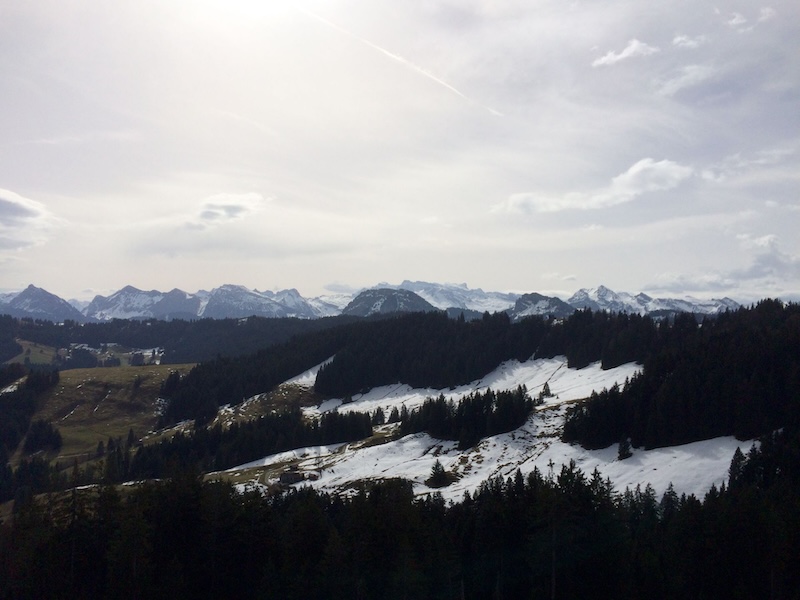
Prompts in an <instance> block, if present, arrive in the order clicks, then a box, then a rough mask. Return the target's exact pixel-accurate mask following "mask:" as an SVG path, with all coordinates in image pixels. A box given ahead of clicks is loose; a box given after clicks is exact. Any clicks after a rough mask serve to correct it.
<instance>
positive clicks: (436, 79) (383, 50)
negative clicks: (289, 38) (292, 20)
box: [300, 9, 503, 117]
mask: <svg viewBox="0 0 800 600" xmlns="http://www.w3.org/2000/svg"><path fill="white" fill-rule="evenodd" d="M300 11H301V12H302V13H304V14H306V15H308V16H309V17H311V18H312V19H316V20H317V21H319V22H320V23H324V24H325V25H327V26H328V27H332V28H333V29H335V30H336V31H339V32H340V33H343V34H345V35H347V36H349V37H351V38H353V39H355V40H358V41H359V42H361V43H362V44H364V45H366V46H369V47H370V48H372V49H373V50H377V51H378V52H380V53H381V54H383V55H384V56H388V57H389V58H391V59H392V60H394V61H396V62H399V63H400V64H402V65H403V66H405V67H407V68H409V69H411V70H412V71H414V72H416V73H419V74H420V75H422V76H423V77H427V78H428V79H430V80H431V81H433V82H435V83H437V84H439V85H441V86H442V87H444V88H446V89H448V90H450V91H451V92H453V93H454V94H455V95H456V96H459V97H461V98H463V99H464V100H466V101H467V102H470V103H471V104H475V105H476V106H480V107H481V108H484V109H486V110H488V111H489V112H490V113H491V114H493V115H495V116H497V117H502V116H503V113H501V112H500V111H498V110H495V109H494V108H492V107H490V106H486V105H485V104H482V103H480V102H478V101H477V100H475V99H473V98H470V97H469V96H467V95H466V94H464V93H463V92H462V91H461V90H459V89H457V88H455V87H454V86H452V85H450V84H449V83H447V82H446V81H444V80H443V79H440V78H439V77H436V76H435V75H433V74H432V73H431V72H429V71H427V70H426V69H423V68H422V67H420V66H419V65H416V64H414V63H413V62H411V61H410V60H407V59H405V58H403V57H402V56H399V55H398V54H395V53H394V52H390V51H389V50H387V49H386V48H383V47H381V46H379V45H378V44H375V43H374V42H371V41H369V40H368V39H366V38H363V37H361V36H359V35H356V34H355V33H353V32H352V31H349V30H347V29H345V28H344V27H341V26H339V25H337V24H336V23H333V22H331V21H329V20H328V19H325V18H323V17H321V16H319V15H317V14H315V13H313V12H311V11H309V10H305V9H300Z"/></svg>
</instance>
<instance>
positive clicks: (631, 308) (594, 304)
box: [0, 280, 740, 322]
mask: <svg viewBox="0 0 800 600" xmlns="http://www.w3.org/2000/svg"><path fill="white" fill-rule="evenodd" d="M378 290H380V295H382V297H383V300H382V301H381V304H380V306H370V307H366V306H365V304H364V303H366V302H369V301H370V300H369V299H370V298H372V297H373V296H375V294H376V291H378ZM365 294H366V295H365ZM362 296H363V297H362ZM359 298H360V299H359ZM356 300H358V302H356ZM354 302H355V304H353V303H354ZM372 302H373V305H374V303H375V302H377V300H376V299H373V300H372ZM350 305H352V306H350ZM348 306H349V309H348ZM356 306H359V308H355V307H356ZM739 306H740V305H739V304H738V303H737V302H735V301H734V300H731V299H730V298H722V299H711V300H702V299H697V298H691V297H685V298H653V297H651V296H649V295H647V294H644V293H639V294H636V295H633V294H630V293H628V292H615V291H613V290H611V289H609V288H607V287H605V286H602V285H601V286H599V287H597V288H583V289H580V290H578V291H577V292H575V293H574V294H573V295H572V296H571V297H570V298H568V299H567V300H566V301H565V300H562V299H561V298H558V297H555V296H545V295H543V294H539V293H537V292H532V293H528V294H518V293H511V292H508V293H506V292H486V291H484V290H482V289H480V288H477V289H470V288H469V287H468V286H467V285H466V284H439V283H429V282H423V281H408V280H406V281H403V282H402V283H400V284H397V285H392V284H379V285H378V286H376V287H374V288H369V289H367V290H362V291H360V292H357V293H354V294H331V295H323V296H319V297H314V298H306V297H304V296H302V295H301V294H300V293H299V292H298V291H297V290H296V289H294V288H291V289H286V290H280V291H276V292H273V291H258V290H251V289H249V288H247V287H245V286H241V285H230V284H228V285H222V286H220V287H217V288H214V289H212V290H211V291H210V292H209V291H205V290H200V291H198V292H196V293H189V292H185V291H183V290H180V289H178V288H175V289H173V290H171V291H169V292H161V291H158V290H149V291H145V290H140V289H138V288H136V287H133V286H130V285H129V286H125V287H124V288H122V289H120V290H118V291H117V292H114V293H113V294H111V295H109V296H102V295H97V296H95V297H94V299H93V300H92V301H91V302H89V303H88V304H86V305H84V306H83V307H82V308H81V304H70V303H69V302H67V301H66V300H63V299H61V298H59V297H58V296H55V295H54V294H51V293H49V292H47V291H46V290H43V289H41V288H37V287H35V286H33V285H30V286H28V287H27V288H26V289H25V290H23V291H22V292H18V293H4V294H1V295H0V313H3V314H10V315H12V316H15V317H18V318H22V317H30V318H36V319H47V320H51V321H56V322H61V321H64V320H66V319H70V320H75V321H109V320H111V319H150V318H155V319H163V320H171V319H197V318H213V319H223V318H243V317H249V316H253V315H255V316H260V317H271V318H285V317H295V318H301V319H316V318H321V317H329V316H335V315H339V314H354V315H359V314H361V313H362V312H363V313H364V314H365V315H366V314H372V313H374V312H384V313H386V312H393V311H399V312H404V311H406V312H407V311H415V310H422V311H427V310H434V309H440V310H448V311H450V313H451V314H458V311H459V309H460V310H463V311H465V312H467V314H470V316H474V315H475V313H479V314H482V313H484V312H489V313H494V312H503V311H505V312H507V313H508V314H509V316H510V317H511V318H512V319H520V318H523V317H527V316H533V315H539V316H541V315H547V316H551V317H554V318H563V317H565V316H568V315H569V314H571V313H572V312H574V311H575V310H578V309H584V308H589V309H591V310H594V311H597V310H605V311H609V312H625V313H636V314H642V315H645V314H651V313H655V314H661V315H663V314H665V313H677V312H692V313H699V314H717V313H720V312H723V311H725V310H728V309H731V310H733V309H736V308H738V307H739ZM392 307H395V308H392ZM415 307H416V308H415Z"/></svg>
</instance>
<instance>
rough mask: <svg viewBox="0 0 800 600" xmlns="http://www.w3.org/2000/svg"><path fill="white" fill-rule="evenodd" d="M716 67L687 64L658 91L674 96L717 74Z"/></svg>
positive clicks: (662, 84)
mask: <svg viewBox="0 0 800 600" xmlns="http://www.w3.org/2000/svg"><path fill="white" fill-rule="evenodd" d="M716 72H717V71H716V69H715V68H714V67H711V66H709V65H687V66H685V67H681V68H679V69H678V71H677V74H676V75H675V76H674V77H672V78H670V79H667V80H666V81H664V82H663V83H661V85H660V87H659V89H658V93H659V94H661V95H663V96H674V95H675V94H677V93H678V92H680V91H681V90H683V89H686V88H690V87H694V86H696V85H698V84H700V83H702V82H704V81H706V80H708V79H710V78H712V77H713V76H714V75H715V74H716Z"/></svg>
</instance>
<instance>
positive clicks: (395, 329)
mask: <svg viewBox="0 0 800 600" xmlns="http://www.w3.org/2000/svg"><path fill="white" fill-rule="evenodd" d="M662 326H668V325H659V324H658V323H656V322H655V321H653V320H652V319H650V318H648V317H641V316H638V315H626V314H613V315H612V314H608V313H604V312H595V313H593V312H591V311H589V310H585V311H578V312H577V313H575V314H574V315H572V316H571V317H570V318H569V319H566V320H564V321H551V320H548V319H545V318H542V317H530V318H527V319H523V320H522V321H519V322H516V323H512V322H511V320H510V319H509V317H508V315H506V314H505V313H495V314H493V315H490V314H488V313H485V314H484V316H483V318H481V319H477V320H473V321H466V320H464V319H450V318H448V317H447V315H446V314H444V313H413V314H408V315H402V316H396V317H389V318H384V319H381V320H365V321H359V322H355V323H351V324H346V325H342V326H340V327H336V328H332V329H329V330H327V331H324V332H318V333H313V334H308V335H304V336H298V337H296V338H294V339H293V340H291V341H290V342H287V343H286V344H283V345H281V346H273V347H271V348H268V349H265V350H262V351H260V352H258V353H256V354H254V355H250V356H241V357H237V358H219V359H216V360H211V361H207V362H204V363H202V364H200V365H198V366H197V367H195V368H194V369H193V370H192V371H191V372H190V373H189V374H188V375H187V376H186V377H184V378H182V379H181V380H180V381H177V382H175V384H174V386H173V387H171V389H169V390H165V392H164V397H165V398H169V399H170V400H171V403H170V408H169V409H168V412H167V413H166V414H165V416H164V420H163V422H164V424H168V423H171V422H177V421H179V420H183V419H199V420H200V421H201V422H203V421H204V420H207V419H208V418H209V416H210V415H212V414H213V412H214V410H215V405H216V406H221V405H223V404H236V403H238V402H241V401H242V400H243V399H245V398H246V397H249V396H252V395H254V394H257V393H261V392H265V391H269V389H271V387H272V386H274V385H277V384H278V383H280V382H282V381H285V380H286V379H288V378H289V377H291V376H293V375H296V374H298V373H301V372H303V371H304V370H306V369H308V368H310V367H312V366H315V365H317V364H319V363H321V362H323V361H325V360H326V359H328V358H331V357H333V360H331V361H330V362H329V363H327V364H325V365H324V366H323V367H322V368H321V369H320V371H319V373H318V375H317V379H316V383H315V386H314V388H315V390H316V391H317V392H318V393H320V394H322V395H323V396H328V397H342V398H344V397H346V396H350V395H354V394H357V393H359V392H363V391H367V390H369V389H371V388H373V387H376V386H380V385H387V384H393V383H398V382H402V383H407V384H408V385H410V386H412V387H420V388H432V389H446V388H449V387H454V386H458V385H463V384H466V383H470V382H472V381H475V380H477V379H480V378H481V377H483V376H485V375H486V374H488V373H489V372H491V371H492V370H494V369H495V368H496V367H497V366H498V365H499V364H500V363H502V362H503V361H506V360H511V359H517V360H520V361H524V360H528V359H529V358H531V357H532V356H536V357H538V358H552V357H554V356H558V355H564V356H566V357H567V361H568V365H569V366H570V367H574V368H582V367H585V366H587V365H588V364H590V363H592V362H596V361H602V364H603V367H604V368H612V367H615V366H619V365H621V364H624V363H626V362H632V361H643V360H644V359H645V358H646V357H647V356H648V355H649V353H650V352H651V349H652V347H653V345H654V343H655V340H656V339H657V337H658V335H659V331H660V328H661V327H662Z"/></svg>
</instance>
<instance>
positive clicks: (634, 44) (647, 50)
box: [592, 38, 659, 67]
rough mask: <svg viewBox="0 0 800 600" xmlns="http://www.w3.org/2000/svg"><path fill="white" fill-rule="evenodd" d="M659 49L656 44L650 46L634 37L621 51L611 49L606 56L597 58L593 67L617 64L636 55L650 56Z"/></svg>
mask: <svg viewBox="0 0 800 600" xmlns="http://www.w3.org/2000/svg"><path fill="white" fill-rule="evenodd" d="M658 51H659V49H658V48H656V47H655V46H650V45H648V44H645V43H644V42H640V41H639V40H637V39H635V38H634V39H632V40H631V41H629V42H628V45H627V46H625V48H624V49H623V50H622V51H620V52H614V51H613V50H611V51H609V52H608V53H607V54H605V55H604V56H601V57H600V58H598V59H596V60H595V61H594V62H593V63H592V66H593V67H604V66H610V65H615V64H617V63H618V62H620V61H623V60H625V59H627V58H633V57H636V56H650V55H651V54H655V53H656V52H658Z"/></svg>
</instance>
